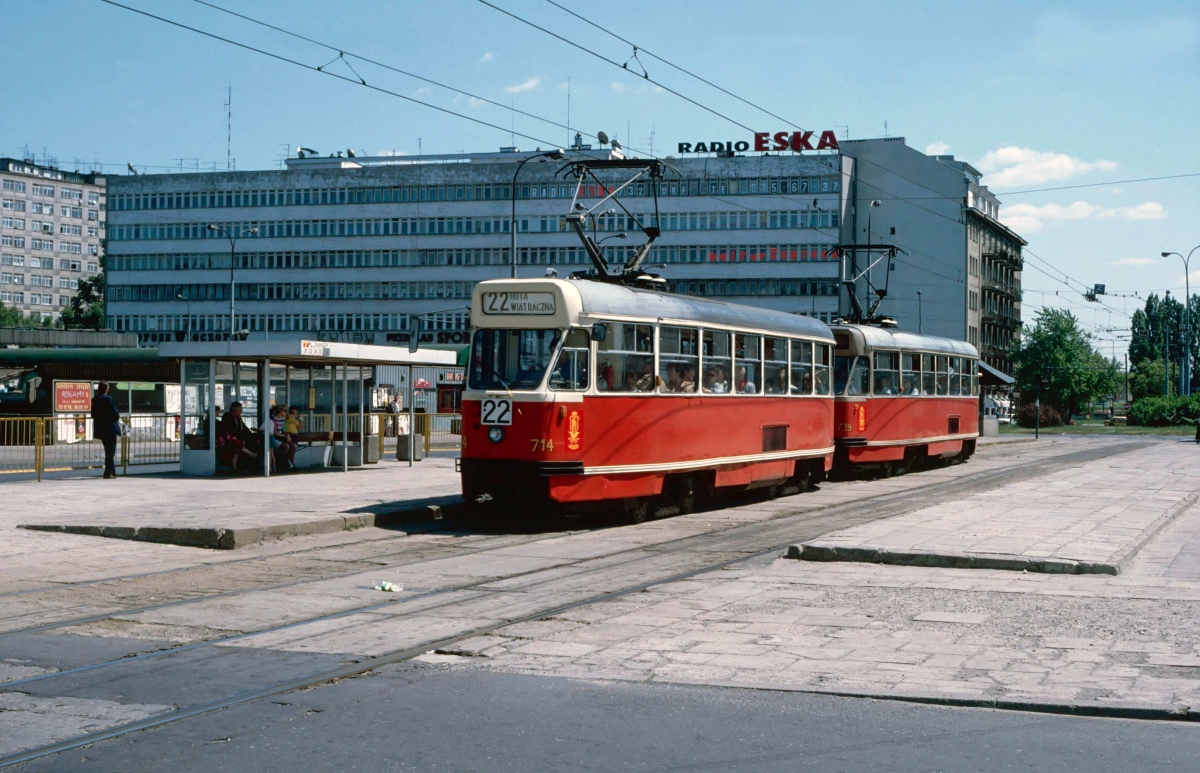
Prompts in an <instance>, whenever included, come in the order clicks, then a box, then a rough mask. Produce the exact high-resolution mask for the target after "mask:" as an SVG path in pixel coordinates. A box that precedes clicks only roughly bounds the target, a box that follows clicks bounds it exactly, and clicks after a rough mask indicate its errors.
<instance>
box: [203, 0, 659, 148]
mask: <svg viewBox="0 0 1200 773" xmlns="http://www.w3.org/2000/svg"><path fill="white" fill-rule="evenodd" d="M193 2H195V3H198V4H199V5H203V6H207V7H209V8H212V9H213V10H216V11H220V12H221V13H226V14H229V15H230V16H236V17H237V18H239V19H243V20H245V21H248V22H250V23H252V24H257V25H259V26H262V27H266V28H267V29H271V30H274V31H276V32H279V33H282V34H284V35H289V36H291V37H293V38H296V39H298V40H303V41H305V42H307V43H312V44H313V45H317V46H321V47H322V48H325V49H328V50H330V51H336V52H338V54H339V55H343V56H349V57H351V58H352V59H357V60H359V61H362V62H366V63H367V64H371V65H374V66H376V67H380V68H382V69H384V70H390V71H391V72H394V73H398V74H400V75H404V76H407V77H409V78H413V79H415V80H419V81H421V82H422V83H429V84H431V85H434V86H437V87H439V88H443V89H446V90H447V91H452V92H454V93H456V94H461V95H463V96H464V97H469V98H471V99H475V100H479V101H480V102H486V103H487V104H489V105H492V106H494V107H499V108H502V109H504V110H508V111H510V112H513V113H516V114H517V115H523V116H525V117H527V118H533V119H534V120H537V121H541V122H543V123H546V124H549V125H551V126H555V127H557V128H559V129H566V130H568V131H574V132H579V133H580V134H581V135H583V136H585V137H588V138H589V139H597V140H598V139H599V138H598V137H597V136H596V135H595V134H592V133H590V132H586V131H583V130H582V129H578V128H576V127H573V126H568V125H567V124H564V123H559V122H558V121H555V120H554V119H551V118H546V117H544V116H540V115H537V114H536V113H530V112H528V111H525V110H520V109H518V108H517V107H515V106H513V105H505V104H503V103H501V102H496V101H495V100H492V99H488V98H487V97H483V96H480V95H478V94H474V93H472V92H470V91H467V90H465V89H461V88H458V87H457V86H451V85H449V84H447V83H443V82H441V81H437V80H434V79H433V78H429V77H427V76H424V75H419V74H417V73H415V72H411V71H409V70H404V69H401V68H399V67H396V66H394V65H390V64H387V63H386V62H381V61H379V60H377V59H372V58H370V57H367V56H363V55H362V54H355V53H353V52H351V51H348V50H346V49H345V48H343V47H340V46H335V45H332V44H330V43H325V42H323V41H320V40H316V39H314V38H310V37H308V36H306V35H301V34H300V33H298V32H293V31H291V30H288V29H285V28H283V27H280V26H278V25H275V24H271V23H270V22H265V21H262V20H261V19H256V18H254V17H252V16H247V15H246V14H243V13H238V12H237V11H232V10H230V9H228V8H223V7H222V6H219V5H217V4H216V3H210V2H208V1H207V0H193ZM335 61H336V60H335ZM352 69H353V68H352ZM630 150H638V149H637V148H633V147H631V148H630ZM638 152H641V151H638Z"/></svg>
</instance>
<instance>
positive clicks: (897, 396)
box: [832, 324, 979, 475]
mask: <svg viewBox="0 0 1200 773" xmlns="http://www.w3.org/2000/svg"><path fill="white" fill-rule="evenodd" d="M832 330H833V336H834V339H835V340H836V342H837V346H836V350H835V352H834V355H835V356H834V391H835V392H836V395H837V396H836V398H835V400H836V408H835V419H834V421H835V424H834V440H835V442H836V444H837V456H836V463H837V464H838V466H839V469H840V468H842V467H843V466H844V467H846V468H855V467H859V468H878V469H880V470H881V471H882V472H883V474H884V475H891V474H893V473H896V472H907V471H909V470H911V469H912V468H913V467H914V466H917V465H921V464H925V463H927V462H929V461H942V460H952V461H953V460H957V461H964V460H966V459H967V458H969V457H970V456H971V454H973V453H974V452H975V439H976V438H977V437H978V436H979V371H978V365H977V360H978V358H979V353H978V352H977V351H976V349H975V347H973V346H971V345H970V344H968V343H965V342H963V341H955V340H953V339H949V338H935V337H933V336H921V335H914V334H912V333H903V332H900V331H898V330H894V329H888V328H880V327H873V326H869V325H849V324H836V325H834V326H833V327H832Z"/></svg>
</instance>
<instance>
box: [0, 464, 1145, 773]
mask: <svg viewBox="0 0 1200 773" xmlns="http://www.w3.org/2000/svg"><path fill="white" fill-rule="evenodd" d="M1147 445H1149V444H1148V443H1137V442H1128V443H1116V444H1111V445H1106V446H1101V447H1097V448H1091V449H1086V450H1084V451H1079V452H1073V453H1067V454H1060V455H1056V456H1052V457H1049V458H1037V459H1033V460H1030V461H1027V462H1023V463H1020V464H1016V465H1008V466H1003V467H999V468H996V469H989V470H982V471H980V472H979V473H974V474H969V475H963V476H960V477H956V478H952V479H950V480H941V481H935V482H932V483H930V484H927V485H918V486H915V487H909V488H906V489H903V490H900V491H891V492H884V493H881V494H878V495H875V496H868V497H863V498H859V499H854V500H850V501H846V502H841V503H834V504H828V505H819V506H816V507H810V508H806V509H801V510H799V511H792V512H784V513H782V514H779V515H777V516H775V517H772V518H770V519H769V520H766V521H760V522H756V523H748V524H739V525H737V526H733V527H728V528H718V529H714V530H711V531H708V532H703V533H699V534H691V535H686V536H682V537H678V538H676V539H670V540H664V541H662V542H658V543H650V544H642V545H637V546H634V547H627V548H623V549H617V550H612V551H610V552H607V553H604V554H602V555H596V556H592V557H589V558H581V559H574V560H564V561H563V562H561V563H556V564H553V565H551V566H548V567H540V568H537V569H532V570H529V571H524V572H513V573H511V574H506V575H503V576H501V577H489V578H485V579H482V580H479V581H477V582H472V583H462V584H458V585H453V586H450V587H446V588H440V589H436V590H432V591H429V592H427V593H424V594H417V595H414V596H410V597H406V598H403V599H396V600H394V601H388V602H382V603H379V604H374V605H369V606H363V607H357V608H354V609H350V610H344V611H341V612H338V613H334V614H329V615H320V616H315V617H311V618H306V619H303V620H296V621H291V622H289V623H287V624H284V625H280V626H276V627H274V628H269V629H263V630H259V631H253V632H248V633H243V634H238V635H236V636H232V637H223V638H220V639H214V640H209V641H205V642H197V643H195V644H192V645H185V646H184V647H177V648H171V649H166V650H160V651H155V652H152V653H145V654H144V655H140V656H133V657H129V658H121V659H116V660H111V661H106V662H102V663H96V664H90V665H87V666H82V667H79V668H76V669H68V670H64V671H61V672H56V673H51V674H44V675H39V676H35V677H30V678H27V679H24V680H19V681H13V682H9V683H6V684H0V690H6V689H9V688H12V687H17V686H20V685H31V684H33V683H35V682H41V683H45V682H48V681H52V680H53V679H55V678H63V677H69V676H73V675H80V674H84V673H86V672H89V671H96V670H98V669H101V668H108V667H111V666H116V665H119V664H122V663H126V664H132V663H134V662H136V661H137V660H148V659H151V658H162V657H167V656H169V655H172V654H180V653H183V652H185V651H188V652H190V651H195V650H201V649H204V648H206V647H213V646H215V645H220V644H229V643H231V642H234V641H237V640H245V639H250V638H252V637H255V636H261V635H264V634H268V633H273V632H277V631H282V630H288V629H299V628H302V627H303V626H305V625H310V624H314V623H319V622H327V621H329V620H336V619H339V618H345V617H349V616H352V615H355V614H359V613H362V612H367V611H379V610H386V609H388V608H394V609H398V610H401V615H399V616H395V617H393V618H388V619H391V620H395V621H403V620H404V619H405V617H404V612H403V610H404V605H405V604H411V602H414V601H419V600H424V599H430V598H436V597H438V596H447V597H448V598H447V599H446V600H445V601H444V602H442V603H441V604H438V605H434V606H421V608H420V609H417V610H415V611H414V612H413V613H412V614H414V615H416V614H421V615H429V614H430V613H432V612H437V611H438V610H439V609H443V608H450V609H454V608H456V607H459V608H465V607H468V606H470V605H471V604H472V602H474V601H478V600H480V599H482V598H484V596H488V597H490V598H492V599H495V598H497V596H498V594H513V593H524V594H532V595H533V596H540V597H542V598H540V599H537V600H534V601H533V602H532V603H531V604H527V605H526V606H527V607H532V608H531V609H529V611H525V610H521V612H522V613H520V614H516V615H512V616H510V617H505V618H504V619H502V620H499V621H495V622H489V623H487V624H484V625H470V624H468V623H469V621H470V620H471V618H470V617H469V616H467V617H462V620H463V623H464V626H463V628H462V630H459V631H456V632H455V633H454V634H453V635H449V636H441V637H436V638H430V639H428V640H423V641H420V642H419V643H417V644H415V645H410V646H405V647H402V648H398V649H396V650H394V651H388V652H384V653H381V654H379V655H375V656H365V657H360V658H358V659H356V660H354V661H352V662H350V663H346V664H343V665H339V666H338V667H336V668H332V669H322V670H320V671H317V672H310V673H308V674H305V675H302V676H299V677H295V678H292V679H286V680H279V681H275V682H272V683H270V684H266V685H261V686H256V687H251V688H249V689H245V690H241V691H238V692H236V693H234V694H231V695H228V696H225V697H221V698H217V699H214V700H207V701H199V702H196V703H194V704H191V705H185V706H183V707H181V708H178V709H176V710H175V711H172V712H169V713H167V714H163V715H160V716H155V717H150V718H147V719H144V720H139V721H135V722H129V723H126V724H122V725H119V726H116V727H112V728H109V729H106V730H102V731H97V732H94V733H89V734H85V735H80V736H77V737H75V738H70V739H66V740H63V741H60V742H57V743H53V744H48V745H45V746H41V747H37V748H34V749H28V750H25V751H22V752H18V753H15V754H11V755H8V756H6V757H0V767H6V766H10V765H15V764H19V763H22V762H28V761H31V760H35V759H39V758H43V757H46V756H48V755H52V754H55V753H58V752H61V751H66V750H69V749H74V748H78V747H80V746H84V745H88V744H92V743H97V742H99V741H103V740H107V739H111V738H116V737H119V736H122V735H125V734H128V733H132V732H136V731H139V730H147V729H151V728H154V727H159V726H162V725H166V724H171V723H174V722H178V721H181V720H184V719H187V718H190V717H195V716H199V715H201V714H206V713H208V712H211V711H215V710H218V709H222V708H227V707H230V706H235V705H239V704H242V703H247V702H251V701H255V700H259V699H262V698H267V697H271V696H274V695H279V694H282V693H286V692H289V691H292V690H295V689H300V688H305V687H312V686H316V685H320V684H323V683H326V682H329V681H333V680H337V679H342V678H346V677H351V676H355V675H359V674H363V673H366V672H369V671H372V670H375V669H378V668H380V667H383V666H386V665H391V664H395V663H400V662H403V661H405V660H408V659H411V658H413V657H415V656H417V655H420V654H422V653H424V652H428V651H430V650H433V649H437V648H442V647H447V646H449V645H451V644H453V643H455V642H458V641H462V640H464V639H467V638H471V637H474V636H479V635H482V634H486V633H491V632H494V631H497V630H499V629H501V628H505V627H507V626H511V625H514V624H517V623H522V622H529V621H534V620H540V619H544V618H547V617H553V616H555V615H559V614H562V613H564V612H566V611H568V610H571V609H575V608H578V607H581V606H585V605H588V604H594V603H599V602H603V601H606V600H610V599H614V598H618V597H621V596H624V595H628V594H631V593H636V592H638V591H641V590H645V589H649V588H652V587H654V586H657V585H661V584H665V583H670V582H674V581H678V580H681V579H686V578H688V577H692V576H695V575H698V574H703V573H706V572H711V571H715V570H719V569H721V568H723V567H727V566H731V565H734V564H737V563H739V562H743V561H747V560H751V559H754V558H757V557H761V556H764V555H768V554H771V553H773V552H777V551H780V550H782V549H783V548H785V547H786V545H787V544H790V543H792V542H795V541H797V540H804V539H811V538H813V537H816V536H819V535H820V534H823V533H827V532H828V531H829V530H830V529H831V528H844V527H848V526H853V525H856V524H858V523H864V522H868V521H871V520H877V519H879V518H883V517H890V516H892V515H899V514H901V513H903V512H910V511H912V510H916V509H922V508H925V507H929V506H931V505H935V504H938V503H940V502H944V501H948V500H952V499H954V498H956V497H960V496H963V495H965V494H973V493H981V492H985V491H987V490H990V489H994V488H997V487H1000V486H1003V485H1005V484H1006V483H1009V482H1012V481H1015V480H1019V479H1027V478H1028V477H1029V476H1030V474H1031V472H1032V473H1034V474H1035V475H1037V476H1040V475H1044V474H1049V473H1051V472H1055V471H1058V470H1061V469H1064V468H1067V467H1071V466H1076V465H1079V464H1085V463H1087V462H1091V461H1097V460H1100V459H1103V458H1106V457H1110V456H1115V455H1118V454H1122V453H1127V452H1131V451H1135V450H1138V449H1140V448H1144V447H1146V446H1147ZM917 493H919V494H920V496H919V497H914V496H913V495H914V494H917ZM564 536H568V537H569V536H570V535H565V534H562V533H556V534H554V535H553V537H554V538H561V537H564ZM532 541H534V540H531V541H530V542H532ZM523 544H527V543H523ZM493 549H494V550H500V549H502V548H500V547H496V548H493ZM481 552H486V551H481ZM564 569H575V570H576V571H574V572H572V573H570V574H567V575H564V572H563V570H564ZM639 569H640V570H641V572H642V574H643V575H644V574H645V573H647V572H649V573H651V574H656V575H657V576H652V577H651V578H650V579H648V580H645V581H640V582H630V580H631V579H633V578H637V577H638V570H639ZM539 575H541V577H539ZM564 578H569V579H570V583H569V584H570V585H571V586H573V587H576V588H591V587H593V586H596V585H600V584H603V583H605V582H607V583H609V584H614V583H615V584H616V587H613V588H611V589H604V590H598V591H596V592H591V593H585V594H584V596H583V597H582V598H571V599H567V600H564V598H563V595H564V594H566V595H568V596H569V595H570V593H572V592H575V593H578V592H579V591H572V590H570V589H566V588H564V587H563V586H565V585H566V584H567V583H565V582H564ZM500 584H503V585H504V587H498V586H499V585H500ZM488 586H497V587H490V588H489V587H488ZM556 586H557V588H556ZM470 591H475V592H477V593H476V595H473V596H470V597H469V598H466V599H455V598H454V594H456V593H458V594H462V593H464V592H470ZM501 597H502V595H501ZM118 614H120V613H118ZM360 624H361V623H360ZM267 648H268V649H269V648H270V647H267Z"/></svg>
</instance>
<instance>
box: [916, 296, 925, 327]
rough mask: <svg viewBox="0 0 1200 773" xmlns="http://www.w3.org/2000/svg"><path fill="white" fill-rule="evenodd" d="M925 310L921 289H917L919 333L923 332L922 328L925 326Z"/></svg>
mask: <svg viewBox="0 0 1200 773" xmlns="http://www.w3.org/2000/svg"><path fill="white" fill-rule="evenodd" d="M924 316H925V314H924V310H923V309H922V307H921V291H920V290H917V335H920V334H921V328H922V327H923V326H924V325H923V323H924V321H925V320H924Z"/></svg>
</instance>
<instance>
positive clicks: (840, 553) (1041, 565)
mask: <svg viewBox="0 0 1200 773" xmlns="http://www.w3.org/2000/svg"><path fill="white" fill-rule="evenodd" d="M785 558H793V559H799V560H801V561H853V562H857V563H864V564H892V565H895V566H928V567H940V568H946V569H1000V570H1004V571H1010V572H1042V573H1044V574H1110V575H1117V574H1120V573H1121V569H1122V568H1123V565H1122V564H1120V563H1107V562H1101V561H1072V560H1070V559H1064V558H1023V557H1021V556H1012V555H991V554H986V553H926V552H922V551H910V550H886V549H881V548H871V547H850V546H841V547H835V546H831V545H813V544H800V545H789V546H788V549H787V555H786V556H785Z"/></svg>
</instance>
